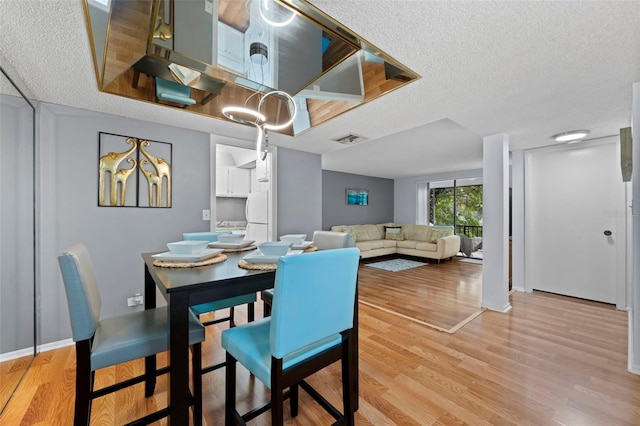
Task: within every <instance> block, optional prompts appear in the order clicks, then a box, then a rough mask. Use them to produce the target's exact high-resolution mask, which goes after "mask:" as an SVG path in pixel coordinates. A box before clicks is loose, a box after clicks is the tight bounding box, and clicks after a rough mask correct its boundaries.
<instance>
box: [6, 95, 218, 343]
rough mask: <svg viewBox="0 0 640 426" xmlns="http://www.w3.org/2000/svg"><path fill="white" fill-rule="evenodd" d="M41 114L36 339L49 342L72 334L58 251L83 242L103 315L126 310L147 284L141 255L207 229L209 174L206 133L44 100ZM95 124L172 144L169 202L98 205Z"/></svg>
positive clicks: (163, 248) (112, 130)
mask: <svg viewBox="0 0 640 426" xmlns="http://www.w3.org/2000/svg"><path fill="white" fill-rule="evenodd" d="M41 118H42V119H41V126H40V129H41V140H40V155H41V158H42V162H41V165H40V169H41V175H42V179H41V191H40V194H41V198H42V201H41V205H42V209H41V218H42V219H41V222H42V225H41V236H40V242H41V249H40V252H41V254H40V256H41V281H40V294H41V301H40V307H39V309H40V313H39V323H40V339H39V341H40V342H41V343H47V342H53V341H58V340H62V339H65V338H68V337H70V336H71V331H70V326H69V316H68V310H67V302H66V296H65V293H64V287H63V283H62V279H61V277H60V273H59V270H58V264H57V254H58V253H59V252H60V251H61V250H64V249H66V248H68V247H70V246H71V245H73V244H75V243H78V242H81V243H83V244H85V245H86V246H87V248H88V249H89V252H90V253H91V256H92V258H93V262H94V267H95V270H96V274H97V277H98V280H99V282H100V289H101V293H102V317H110V316H114V315H117V314H122V313H126V312H129V311H131V310H132V309H134V308H128V307H127V306H126V299H127V297H128V296H131V295H133V294H134V293H143V288H144V284H143V280H144V270H143V262H142V259H141V257H140V254H141V253H143V252H149V251H162V250H166V243H167V242H171V241H178V240H181V239H182V233H183V232H197V231H207V230H209V222H208V221H206V222H205V221H203V220H202V210H203V209H208V208H209V203H210V199H209V196H210V180H211V179H210V167H209V159H210V156H209V134H205V133H200V132H194V131H189V130H185V129H178V128H174V127H169V126H163V125H160V124H152V123H146V122H141V121H136V120H130V119H126V118H121V117H116V116H109V115H105V114H97V113H90V112H88V111H84V110H78V109H73V108H68V107H61V106H50V105H48V106H47V107H46V108H44V109H43V111H42V114H41ZM100 131H102V132H111V133H117V134H122V135H128V136H134V137H142V138H148V139H151V140H156V141H161V142H169V143H172V144H173V158H172V162H173V164H172V207H171V208H135V207H98V206H97V190H98V169H97V165H98V132H100ZM135 309H141V308H139V307H138V308H135ZM3 315H4V313H3ZM3 320H4V318H3Z"/></svg>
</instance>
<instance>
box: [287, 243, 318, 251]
mask: <svg viewBox="0 0 640 426" xmlns="http://www.w3.org/2000/svg"><path fill="white" fill-rule="evenodd" d="M311 244H313V241H304V242H303V243H302V244H293V245H292V246H291V249H292V250H304V249H306V248H309V246H310V245H311Z"/></svg>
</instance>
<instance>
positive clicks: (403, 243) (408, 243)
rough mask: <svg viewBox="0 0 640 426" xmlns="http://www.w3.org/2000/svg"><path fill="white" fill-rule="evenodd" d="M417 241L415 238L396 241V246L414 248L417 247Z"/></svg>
mask: <svg viewBox="0 0 640 426" xmlns="http://www.w3.org/2000/svg"><path fill="white" fill-rule="evenodd" d="M416 243H417V241H415V240H404V241H396V247H400V248H410V249H414V248H416Z"/></svg>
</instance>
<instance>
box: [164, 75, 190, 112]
mask: <svg viewBox="0 0 640 426" xmlns="http://www.w3.org/2000/svg"><path fill="white" fill-rule="evenodd" d="M156 96H157V97H158V99H162V100H165V101H171V102H177V103H181V104H185V105H193V104H195V103H196V100H195V99H193V98H191V87H189V86H183V85H182V84H179V83H176V82H175V81H169V80H163V79H161V78H158V77H156Z"/></svg>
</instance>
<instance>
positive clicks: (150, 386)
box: [144, 355, 156, 398]
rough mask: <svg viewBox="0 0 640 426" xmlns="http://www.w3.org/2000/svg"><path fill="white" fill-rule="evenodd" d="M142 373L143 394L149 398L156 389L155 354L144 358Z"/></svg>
mask: <svg viewBox="0 0 640 426" xmlns="http://www.w3.org/2000/svg"><path fill="white" fill-rule="evenodd" d="M144 374H145V375H146V379H145V382H144V396H145V397H147V398H149V397H150V396H153V393H154V392H155V389H156V356H155V355H152V356H148V357H146V358H145V359H144Z"/></svg>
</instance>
